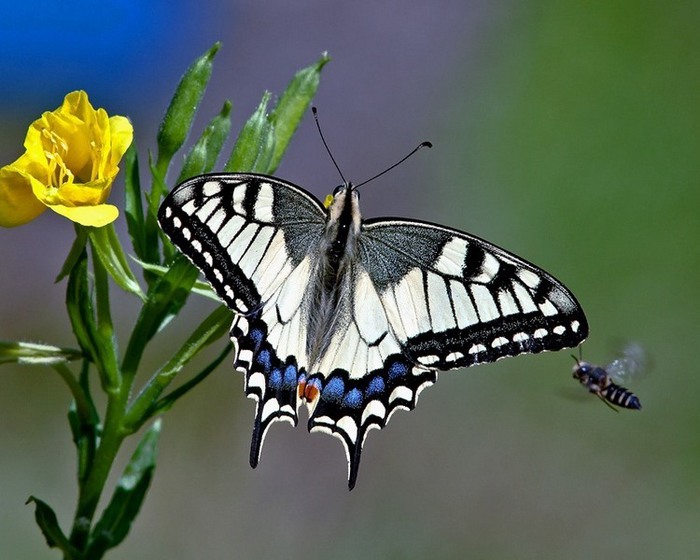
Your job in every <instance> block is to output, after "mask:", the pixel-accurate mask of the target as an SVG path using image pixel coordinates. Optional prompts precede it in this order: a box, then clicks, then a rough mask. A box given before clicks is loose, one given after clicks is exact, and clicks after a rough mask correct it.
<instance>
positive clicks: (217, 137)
mask: <svg viewBox="0 0 700 560" xmlns="http://www.w3.org/2000/svg"><path fill="white" fill-rule="evenodd" d="M230 114H231V103H230V102H229V101H226V102H225V103H224V106H223V108H222V109H221V112H220V113H219V114H218V115H216V116H215V117H214V118H213V119H212V120H211V122H210V123H209V124H208V125H207V127H206V128H205V129H204V132H202V135H201V136H200V137H199V139H198V140H197V142H195V145H194V146H192V149H191V150H190V152H189V153H188V154H187V156H186V157H185V163H184V164H183V165H182V171H180V176H179V177H178V179H177V183H178V184H179V183H181V182H182V181H184V180H185V179H189V178H190V177H194V176H195V175H201V174H202V173H206V172H207V171H210V170H211V169H212V168H213V167H214V164H215V163H216V159H217V157H218V155H219V152H220V151H221V147H222V146H223V145H224V142H225V141H226V138H227V137H228V133H229V131H230V130H231V117H230Z"/></svg>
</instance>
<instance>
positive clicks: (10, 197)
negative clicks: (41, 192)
mask: <svg viewBox="0 0 700 560" xmlns="http://www.w3.org/2000/svg"><path fill="white" fill-rule="evenodd" d="M21 160H22V158H20V159H19V160H17V162H20V161H21ZM17 162H15V163H13V164H11V165H6V166H5V167H3V168H2V169H0V226H3V227H15V226H21V225H22V224H26V223H27V222H29V221H31V220H33V219H34V218H36V217H37V216H38V215H39V214H41V213H42V212H43V211H44V210H46V206H44V205H43V204H42V203H41V202H39V201H38V200H37V198H36V196H34V192H33V191H32V186H31V181H30V178H29V177H28V176H27V175H26V174H25V173H23V172H22V171H21V169H20V168H17V167H15V164H16V163H17Z"/></svg>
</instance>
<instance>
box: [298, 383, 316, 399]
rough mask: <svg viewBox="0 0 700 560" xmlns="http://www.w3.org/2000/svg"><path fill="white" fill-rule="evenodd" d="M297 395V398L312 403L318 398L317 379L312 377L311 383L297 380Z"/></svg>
mask: <svg viewBox="0 0 700 560" xmlns="http://www.w3.org/2000/svg"><path fill="white" fill-rule="evenodd" d="M297 395H298V398H300V399H302V400H304V401H306V402H308V403H313V402H315V401H316V399H318V395H319V391H318V380H317V379H312V380H311V383H307V382H306V380H305V379H304V380H302V381H299V384H298V385H297Z"/></svg>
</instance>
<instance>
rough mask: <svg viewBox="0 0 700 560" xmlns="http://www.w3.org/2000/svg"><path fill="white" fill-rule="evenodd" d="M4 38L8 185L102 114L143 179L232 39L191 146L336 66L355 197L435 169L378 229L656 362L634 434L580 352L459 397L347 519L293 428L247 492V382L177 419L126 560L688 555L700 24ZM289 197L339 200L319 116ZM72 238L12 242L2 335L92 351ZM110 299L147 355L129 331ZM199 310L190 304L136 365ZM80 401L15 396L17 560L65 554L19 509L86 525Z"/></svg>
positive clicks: (12, 23) (603, 347) (331, 478)
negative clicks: (577, 368)
mask: <svg viewBox="0 0 700 560" xmlns="http://www.w3.org/2000/svg"><path fill="white" fill-rule="evenodd" d="M2 12H3V17H2V18H0V69H1V71H2V77H3V78H2V80H1V82H0V127H1V129H2V134H1V135H0V156H1V157H0V162H1V163H3V164H4V163H9V162H11V161H13V160H14V159H15V158H16V157H17V156H18V155H20V153H21V152H22V147H21V145H22V141H23V138H24V134H25V131H26V127H27V125H28V124H29V123H30V122H31V121H32V120H34V119H35V118H37V117H38V116H39V114H40V113H41V112H42V111H44V110H50V109H54V108H55V107H57V106H58V105H59V104H60V102H61V100H62V98H63V96H64V95H65V93H67V92H68V91H71V90H73V89H78V88H84V89H86V90H87V91H88V92H89V94H90V96H91V100H92V101H93V103H94V104H95V106H101V107H105V108H106V109H107V110H108V111H109V112H110V113H112V114H126V115H128V116H129V117H130V118H131V119H132V121H133V123H134V126H135V129H136V141H137V143H138V146H139V150H140V153H141V156H142V166H143V164H144V162H145V161H146V160H145V157H146V155H147V150H148V149H152V148H153V147H154V138H155V133H156V130H157V126H158V122H159V119H160V118H161V116H162V114H163V112H164V110H165V107H166V105H167V102H168V100H169V98H170V95H171V94H172V91H173V89H174V87H175V85H176V83H177V81H178V79H179V76H180V74H181V73H182V72H183V71H184V69H185V68H186V67H187V66H188V65H189V64H190V62H191V61H192V60H193V59H194V58H195V57H196V56H198V55H199V54H201V53H202V52H204V51H205V50H206V49H207V48H209V47H210V46H211V44H212V43H213V42H214V41H216V40H222V41H223V43H224V46H223V48H222V50H221V51H220V52H219V54H218V55H217V59H216V65H215V70H214V75H213V78H212V82H211V85H210V88H209V91H208V93H207V96H206V98H205V101H204V103H203V105H202V108H201V110H200V118H199V120H198V123H197V127H196V131H195V132H199V131H200V130H201V128H202V126H203V123H205V122H206V121H207V120H208V119H209V118H210V117H211V116H213V114H214V113H215V112H216V111H218V110H219V108H220V106H221V104H222V103H223V101H224V100H225V99H227V98H230V99H232V100H233V103H234V130H237V129H238V128H239V127H240V125H241V124H242V123H243V122H244V120H245V119H246V118H247V116H248V115H249V114H250V113H251V112H252V110H253V109H254V108H255V106H256V104H257V102H258V100H259V98H260V96H261V95H262V92H263V91H264V90H265V89H269V90H271V91H273V92H280V91H281V90H282V89H283V87H284V86H285V85H286V83H287V81H288V80H289V79H290V78H291V76H292V74H293V73H294V72H295V71H296V70H297V69H299V68H301V67H303V66H306V65H308V64H310V63H311V62H313V61H315V60H316V59H317V58H318V57H319V55H320V54H321V52H323V51H326V50H327V51H328V52H329V53H330V55H331V56H332V58H333V60H332V62H331V63H330V64H329V65H328V66H326V68H325V69H324V73H323V77H322V83H321V87H320V90H319V93H318V96H317V98H316V104H317V105H318V106H319V109H320V115H321V119H322V123H323V126H324V129H325V133H326V136H327V138H328V141H329V143H330V144H331V146H332V148H333V151H334V154H335V156H336V158H337V160H338V161H339V163H340V165H341V166H342V168H343V170H344V172H345V174H346V175H347V176H348V177H350V178H352V179H354V180H356V181H357V180H361V179H364V178H366V177H368V176H370V175H371V174H374V173H375V172H377V171H379V170H381V169H383V168H385V167H386V166H387V165H389V164H391V163H393V162H394V161H395V160H396V159H397V158H398V157H400V156H402V155H403V154H404V153H406V152H407V151H408V150H409V149H410V148H412V147H413V146H414V145H415V144H417V143H418V142H419V141H421V140H424V139H429V140H431V141H432V142H433V143H434V145H435V148H434V149H433V150H430V151H428V150H424V151H422V152H421V153H419V154H418V155H416V156H414V157H413V159H411V160H410V161H409V162H407V163H405V164H403V165H402V166H401V167H400V168H398V169H396V170H394V171H392V172H391V174H389V175H387V176H385V177H383V178H381V179H380V180H377V181H376V182H375V183H374V184H372V185H370V186H368V187H367V188H366V189H365V190H364V191H363V192H364V195H363V209H364V213H365V215H366V216H378V215H399V216H411V217H415V218H423V219H427V220H431V221H436V222H439V223H444V224H449V225H451V226H454V227H457V228H460V229H464V230H466V231H469V232H472V233H474V234H477V235H479V236H481V237H484V238H487V239H489V240H491V241H493V242H495V243H497V244H499V245H501V246H504V247H506V248H508V249H510V250H511V251H513V252H515V253H517V254H520V255H522V256H523V257H525V258H527V259H528V260H531V261H533V262H535V263H537V264H539V265H540V266H542V267H544V268H546V269H547V270H550V271H551V272H552V273H553V274H555V275H556V276H557V277H559V278H560V279H561V280H563V281H564V282H565V283H566V284H567V285H568V286H569V287H570V288H571V289H572V290H573V291H574V293H575V294H576V295H577V297H578V298H579V300H580V302H581V303H582V305H583V307H584V308H585V310H586V312H587V315H588V319H589V322H590V326H591V336H590V339H589V341H588V342H587V343H586V344H585V347H584V357H586V358H588V359H589V360H592V361H598V362H606V361H609V360H610V359H611V358H612V357H613V355H612V354H611V352H613V350H614V348H615V344H616V343H617V342H618V341H619V340H621V339H633V340H638V341H640V342H641V343H642V344H643V345H644V346H645V347H646V348H647V349H648V351H649V353H650V355H651V356H652V358H653V367H652V368H651V369H650V371H649V372H648V374H647V375H645V376H644V377H642V378H641V379H639V380H635V381H634V383H632V384H631V385H630V388H632V389H634V390H635V392H636V393H637V394H638V395H639V396H640V398H641V400H642V403H643V405H644V410H643V411H641V412H631V411H623V412H621V413H619V414H615V413H613V412H611V411H610V410H609V409H608V408H607V407H605V406H603V405H602V404H601V403H600V402H598V401H597V399H595V398H594V397H592V396H589V395H587V394H585V393H584V392H583V390H582V389H580V388H579V387H577V386H575V382H574V381H573V380H572V379H571V366H572V364H573V362H572V360H571V358H570V357H569V355H568V353H567V352H560V353H557V354H548V355H540V356H525V357H519V358H516V359H511V360H506V361H503V362H499V363H498V364H493V365H487V366H480V367H477V368H473V369H470V370H465V371H457V372H449V373H445V374H442V376H441V380H440V382H439V383H438V384H437V385H436V386H435V387H434V388H432V389H430V390H428V391H426V392H425V393H423V395H422V397H421V402H420V403H419V406H418V408H417V409H416V410H415V411H414V412H412V413H410V414H406V413H399V414H397V415H395V416H394V418H393V419H392V422H391V424H390V425H389V426H388V427H387V429H386V430H384V431H382V432H373V433H372V435H371V437H369V438H368V440H367V444H366V446H365V449H364V453H363V463H362V468H361V470H360V476H359V481H358V485H357V487H356V489H355V490H354V491H353V492H351V493H348V491H347V487H346V481H345V476H346V464H345V457H344V453H343V450H342V448H341V446H340V445H339V444H338V442H337V441H336V440H335V439H333V438H329V437H327V436H323V437H320V436H317V435H313V436H309V435H308V434H307V433H306V431H305V429H304V428H303V427H299V428H298V429H292V428H291V427H290V426H288V425H286V424H284V425H276V426H275V427H274V428H273V429H272V430H271V431H270V433H269V435H268V437H267V440H266V446H265V449H264V453H263V457H262V461H261V464H260V466H259V467H258V468H257V469H256V470H252V469H251V468H250V467H249V466H248V462H247V456H248V446H249V441H250V432H251V428H252V417H253V408H254V404H253V402H252V401H249V400H246V399H245V398H244V395H243V391H242V379H241V376H240V375H238V374H235V373H233V372H232V368H231V367H230V365H229V364H227V365H225V366H222V367H220V369H219V371H218V372H216V373H215V374H214V375H213V376H211V377H210V378H209V379H208V380H207V382H206V383H205V384H203V385H202V386H200V387H199V388H198V389H197V390H196V391H195V392H194V393H193V394H191V395H190V396H188V397H187V398H185V399H184V400H183V401H182V402H181V403H180V404H179V405H178V406H176V407H175V408H174V409H173V410H172V411H171V412H170V413H169V414H168V415H167V416H166V419H165V424H164V434H163V437H162V440H161V446H160V459H159V464H158V468H157V471H156V477H155V480H154V484H153V486H152V490H151V492H150V495H149V497H148V498H147V501H146V503H145V505H144V507H143V509H142V512H141V514H140V516H139V518H138V519H137V522H136V524H135V526H134V527H133V529H132V532H131V535H130V536H129V538H128V539H127V541H126V542H125V544H124V545H122V546H121V547H120V548H119V549H117V550H116V551H115V552H114V553H113V554H112V555H111V558H114V559H115V560H116V559H141V558H144V559H148V558H170V559H173V560H176V559H188V558H211V559H224V558H276V557H284V558H305V559H315V558H336V559H356V558H392V559H394V558H395V559H398V558H426V557H430V558H467V557H468V558H475V559H500V558H518V559H521V558H522V559H528V558H538V559H539V558H567V559H588V558H616V559H621V558H636V559H657V558H662V557H663V558H692V557H696V555H697V551H698V550H699V549H700V407H699V406H698V400H699V399H698V395H699V394H700V393H699V391H700V375H698V366H697V364H698V349H697V347H696V344H697V336H698V324H699V319H700V305H699V304H698V297H697V293H698V291H697V290H698V286H699V281H700V250H699V249H698V242H699V241H700V226H699V221H698V213H699V211H700V194H699V186H700V185H699V177H700V157H699V156H700V64H699V63H698V59H699V56H700V35H699V34H698V32H697V29H698V24H699V23H700V4H699V3H697V2H691V1H682V0H680V1H676V0H671V1H668V2H664V3H659V2H646V1H643V2H639V1H636V2H633V1H631V0H622V1H619V2H612V3H606V2H595V3H584V2H575V1H570V0H565V1H562V2H556V3H554V2H544V1H541V0H540V1H538V0H527V1H523V2H513V1H504V0H499V1H488V2H487V1H472V2H462V1H458V0H434V1H433V2H423V3H407V2H401V1H399V0H393V1H388V0H380V1H377V2H372V3H370V2H366V3H362V2H361V3H347V2H345V3H340V2H313V1H301V2H285V1H283V0H270V1H267V2H254V1H252V0H238V1H229V0H219V1H209V2H199V3H194V2H185V1H183V0H167V1H166V0H150V1H145V2H141V1H135V0H134V1H128V0H125V1H122V2H114V3H107V2H100V3H98V4H94V3H92V2H88V1H87V0H75V1H73V2H69V3H59V2H49V1H46V0H44V1H41V0H38V1H36V2H25V3H12V4H10V3H2ZM173 174H174V173H173ZM278 174H279V175H281V176H284V177H285V178H287V179H289V180H291V181H293V182H295V183H298V184H301V185H304V186H305V187H306V188H308V189H309V190H311V191H312V192H314V193H316V194H317V195H318V196H319V197H322V196H324V195H325V194H327V193H328V192H330V191H331V190H332V188H333V187H334V186H335V185H336V184H337V183H338V181H339V179H338V176H337V173H336V172H335V170H334V168H333V167H332V164H331V162H330V161H329V159H328V157H327V156H326V154H325V152H324V150H323V148H322V146H321V143H320V141H319V138H318V136H317V133H316V131H315V128H314V126H313V122H312V120H311V119H310V118H307V119H306V120H305V121H304V122H303V123H302V126H301V127H300V129H299V131H298V133H297V136H296V137H295V139H294V141H293V142H292V145H291V147H290V149H289V151H288V153H287V156H286V157H285V159H284V161H283V162H282V165H281V167H280V169H279V170H278ZM121 185H122V184H121V183H120V182H119V183H117V184H116V186H115V188H114V190H113V196H112V198H113V200H114V201H116V203H117V204H119V205H122V198H121V197H122V196H123V195H122V190H121ZM119 228H120V231H121V232H122V233H123V231H124V227H123V223H120V224H119ZM71 241H72V227H71V226H70V224H69V223H68V222H67V221H65V220H64V219H62V218H59V217H58V216H55V215H51V213H50V212H48V213H46V214H44V215H42V216H41V217H40V218H39V219H38V220H36V221H35V222H33V223H31V224H28V225H26V226H23V227H21V228H17V229H14V230H3V231H0V287H1V288H2V290H1V292H0V293H1V294H2V295H1V296H0V338H4V339H21V340H31V341H43V342H50V343H55V344H63V345H72V335H71V332H70V328H69V325H68V321H67V318H66V316H65V313H64V309H63V297H64V289H65V286H64V285H63V284H59V285H55V284H53V283H52V279H53V278H54V276H55V274H56V273H57V272H58V270H59V268H60V265H61V263H62V261H63V259H64V258H65V254H66V251H67V250H68V248H69V247H70V243H71ZM116 297H118V296H116V295H115V298H116ZM122 300H123V301H122ZM118 301H121V303H120V304H119V306H118V307H119V311H118V318H119V321H120V331H121V332H122V333H127V332H128V329H129V325H130V324H131V321H133V319H134V312H135V309H136V308H135V306H134V304H133V302H131V301H130V300H129V299H128V298H126V297H122V298H121V300H118ZM206 306H207V304H206V303H204V302H201V301H194V300H193V301H192V302H191V303H190V309H189V310H188V311H187V314H186V315H185V317H184V320H183V321H181V322H179V324H178V325H176V326H173V327H172V328H171V330H170V331H169V333H168V334H167V335H165V336H163V337H161V339H159V341H158V343H157V344H156V346H157V351H156V353H155V354H153V355H151V356H150V357H149V360H148V361H147V362H146V367H156V366H157V364H158V363H160V360H162V359H163V358H164V357H165V356H167V353H168V347H169V345H170V344H172V343H173V341H178V340H181V339H183V338H184V336H185V335H186V333H187V330H188V328H192V325H194V324H196V323H195V321H196V320H197V319H198V318H199V317H202V316H203V315H204V313H205V309H204V308H205V307H206ZM188 319H189V320H191V323H189V324H188ZM159 352H160V353H159ZM68 404H69V395H68V392H67V391H66V390H65V388H64V386H63V385H62V383H61V381H60V380H59V379H58V378H57V376H56V375H55V374H54V373H52V372H51V371H48V370H44V369H40V368H18V367H13V366H4V367H3V368H2V370H1V371H0V457H1V458H0V557H2V558H8V559H20V560H22V559H30V558H31V559H36V558H53V557H57V556H58V555H57V553H56V552H49V551H47V549H46V548H45V543H44V540H43V538H42V536H41V535H40V533H39V531H38V529H37V528H36V526H35V525H34V520H33V508H32V507H31V506H26V505H24V502H25V500H26V499H27V497H28V496H29V495H30V494H34V495H36V496H38V497H40V498H41V499H43V500H45V501H47V502H49V503H50V504H52V505H53V506H54V507H55V508H56V510H57V513H58V515H59V519H60V521H61V522H62V523H63V524H64V525H66V524H68V523H69V521H70V518H71V516H72V508H73V504H74V499H75V492H76V484H75V474H74V473H75V458H74V454H73V448H72V444H71V442H70V433H69V430H68V426H67V422H66V419H65V412H66V409H67V407H68ZM302 425H303V421H302ZM129 452H130V448H129V447H128V446H127V448H126V449H125V450H124V454H123V456H122V457H121V463H122V464H123V462H124V460H125V459H126V457H128V454H129Z"/></svg>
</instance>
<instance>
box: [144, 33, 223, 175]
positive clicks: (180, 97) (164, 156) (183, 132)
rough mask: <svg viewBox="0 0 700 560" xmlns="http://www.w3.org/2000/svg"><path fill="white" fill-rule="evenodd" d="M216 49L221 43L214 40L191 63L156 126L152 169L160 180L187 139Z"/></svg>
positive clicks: (209, 74)
mask: <svg viewBox="0 0 700 560" xmlns="http://www.w3.org/2000/svg"><path fill="white" fill-rule="evenodd" d="M220 48H221V43H214V46H213V47H212V48H210V49H209V50H208V51H207V52H206V53H204V54H203V55H202V56H200V57H199V58H198V59H197V60H195V61H194V62H193V63H192V65H191V66H190V67H189V68H188V69H187V70H186V72H185V74H184V75H183V76H182V78H181V79H180V83H179V84H178V85H177V88H176V90H175V94H174V95H173V98H172V100H171V101H170V105H169V106H168V109H167V111H166V112H165V116H164V117H163V121H162V122H161V124H160V127H159V128H158V138H157V140H158V159H157V163H156V169H157V171H158V174H159V175H160V177H161V179H165V173H166V171H167V169H168V165H169V164H170V160H171V159H172V157H173V155H175V152H177V151H178V150H179V149H180V148H181V147H182V145H183V144H184V143H185V140H186V139H187V135H188V134H189V132H190V128H191V127H192V121H193V120H194V116H195V114H196V113H197V108H198V107H199V103H200V101H201V100H202V96H203V95H204V91H205V90H206V88H207V84H208V83H209V78H210V77H211V72H212V68H213V63H214V56H215V55H216V53H217V51H218V50H219V49H220Z"/></svg>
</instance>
